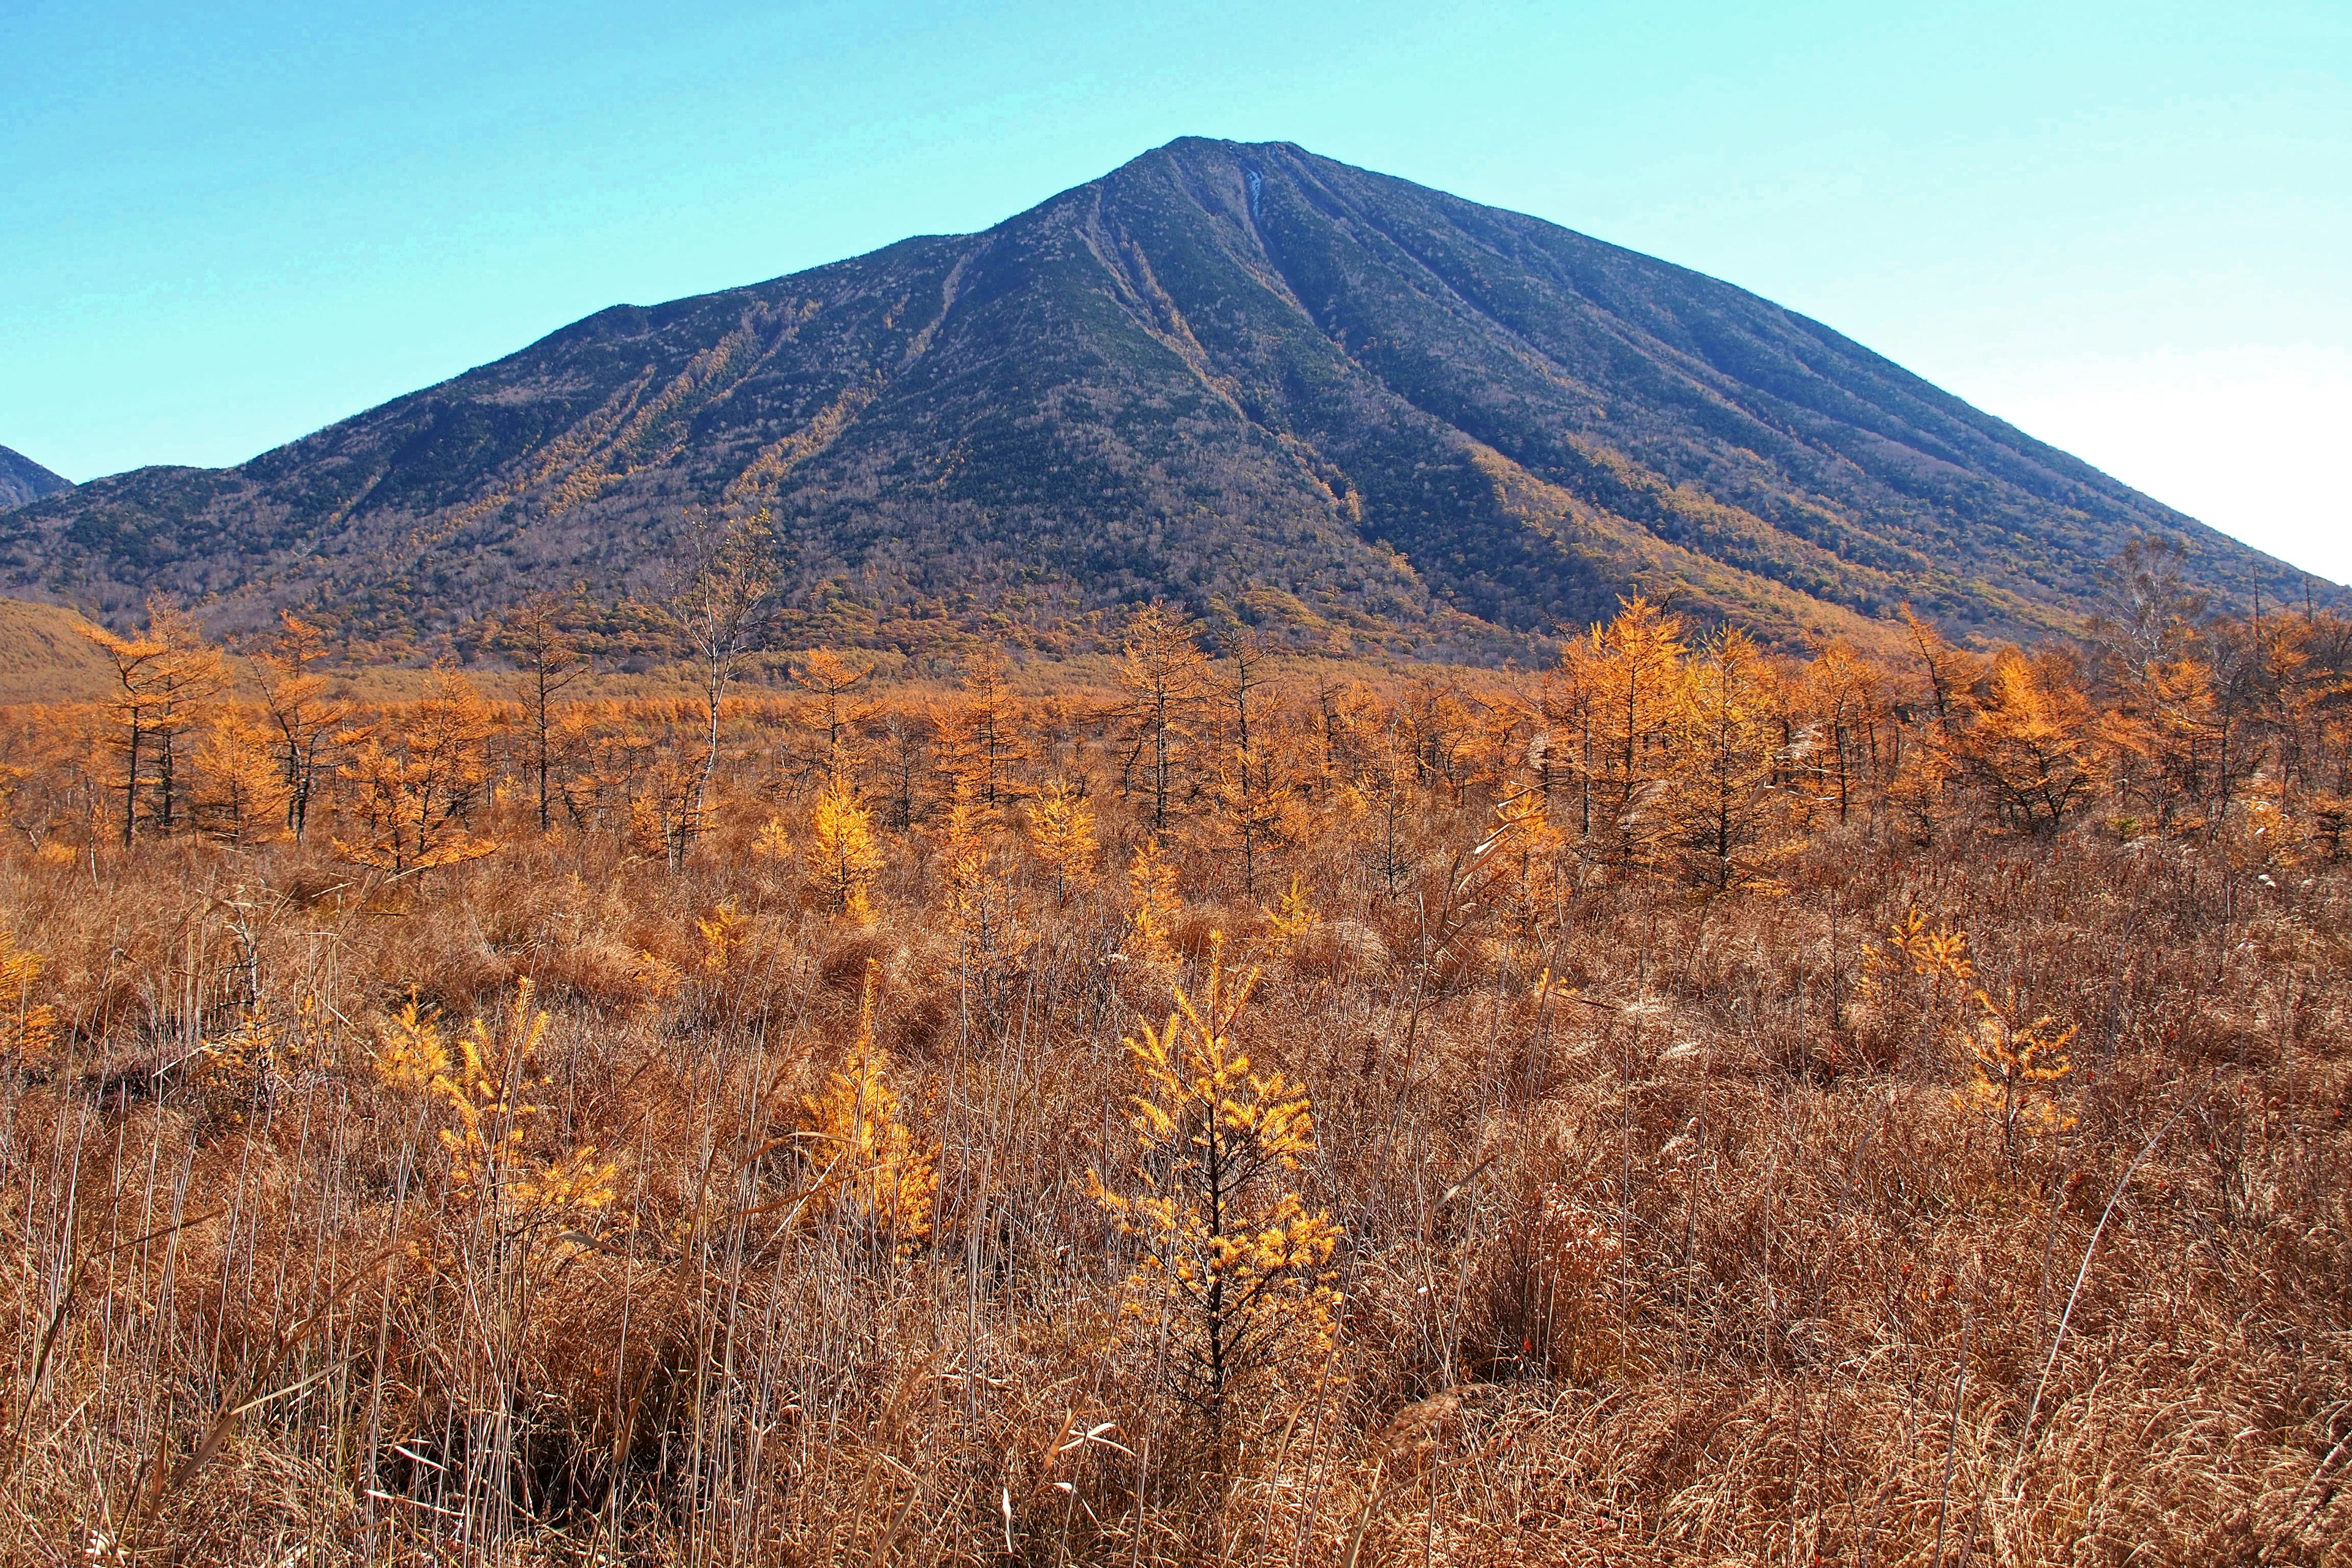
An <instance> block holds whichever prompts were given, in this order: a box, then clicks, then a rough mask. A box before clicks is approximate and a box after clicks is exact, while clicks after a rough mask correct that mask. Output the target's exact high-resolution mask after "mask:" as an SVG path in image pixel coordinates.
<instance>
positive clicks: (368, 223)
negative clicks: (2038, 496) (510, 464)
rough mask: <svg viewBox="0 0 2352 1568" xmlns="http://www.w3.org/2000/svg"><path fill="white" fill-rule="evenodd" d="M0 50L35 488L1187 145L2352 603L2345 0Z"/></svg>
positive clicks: (185, 34)
mask: <svg viewBox="0 0 2352 1568" xmlns="http://www.w3.org/2000/svg"><path fill="white" fill-rule="evenodd" d="M0 61H5V70H0V444H5V445H6V446H10V447H16V449H17V450H19V451H21V452H23V453H24V454H26V456H27V457H30V458H34V459H35V460H37V461H39V462H42V463H46V464H47V465H48V466H49V467H51V468H56V469H57V470H58V471H59V472H61V473H63V474H65V475H66V476H67V477H68V478H70V479H89V478H91V477H93V476H95V475H99V474H102V473H110V472H114V471H117V470H120V469H122V468H131V467H136V466H138V465H140V464H143V463H159V462H170V463H205V464H224V463H232V462H236V461H240V460H242V459H244V458H248V457H251V456H253V455H254V454H256V453H257V452H259V451H262V450H264V449H266V448H268V447H272V446H275V445H277V444H278V443H279V442H282V441H286V440H289V439H291V438H292V437H297V436H299V435H302V434H304V433H305V432H307V431H310V430H311V429H314V428H316V427H318V426H320V425H323V424H326V423H329V422H330V421H331V420H334V419H337V418H340V417H341V416H345V415H349V414H352V413H355V412H357V411H359V410H360V409H362V408H365V407H368V406H370V405H373V404H375V403H378V402H381V401H383V399H385V398H388V397H391V396H394V395H397V394H400V393H403V392H407V391H410V390H413V389H415V388H416V387H418V386H421V385H425V384H429V383H431V382H435V381H438V380H440V379H442V378H444V377H446V376H448V375H451V374H456V373H457V372H458V371H461V370H464V369H466V368H467V367H468V366H470V365H473V364H477V363H481V362H483V361H486V360H489V359H494V358H497V357H499V355H501V354H504V353H509V352H510V351H512V350H514V349H516V348H519V347H520V346H521V345H522V344H524V343H526V342H530V340H531V339H533V338H535V337H537V336H539V335H540V334H541V333H543V332H546V331H551V330H552V329H553V328H555V327H558V326H561V325H562V324H563V323H564V322H566V321H572V320H575V319H577V318H578V317H580V316H583V315H585V314H587V313H588V312H589V311H591V310H597V309H600V308H602V307H604V306H606V305H610V304H614V303H615V302H619V301H631V302H635V303H640V304H650V303H654V302H656V301H658V300H667V299H673V298H676V297H677V296H680V295H684V294H690V293H697V292H700V291H704V290H708V289H719V288H724V287H727V286H730V285H732V284H739V283H747V282H751V281H754V280H756V279H763V278H769V277H773V276H775V275H777V274H780V273H783V272H789V271H792V270H794V269H796V268H803V267H808V266H813V265H815V264H817V263H820V262H824V261H829V260H832V259H835V258H839V257H842V256H846V255H852V254H855V253H857V252H859V251H863V250H868V249H871V248H873V247H877V246H880V245H884V244H887V243H888V242H889V241H891V240H894V239H898V238H901V237H905V236H907V235H908V234H916V233H936V232H941V231H950V230H964V229H974V228H982V227H985V226H988V225H989V224H992V223H993V222H995V221H996V220H998V219H1000V218H1002V217H1004V216H1008V215H1010V214H1012V213H1013V212H1016V211H1018V210H1020V209H1022V208H1024V207H1025V206H1028V205H1032V204H1034V203H1035V202H1037V201H1040V200H1042V199H1044V198H1045V197H1046V196H1048V195H1052V194H1053V193H1055V191H1058V190H1061V189H1063V188H1065V187H1066V186H1069V185H1071V184H1076V183H1078V182H1080V181H1083V180H1086V179H1088V178H1091V177H1092V176H1094V175H1096V174H1101V173H1103V172H1104V171H1105V170H1108V169H1109V168H1112V167H1114V166H1116V165H1117V164H1118V163H1122V162H1124V161H1125V160H1127V159H1128V158H1129V157H1132V156H1134V155H1135V154H1136V153H1140V152H1143V151H1144V150H1146V149H1148V148H1150V147H1153V146H1156V145H1158V144H1160V142H1166V141H1168V140H1170V139H1171V138H1172V137H1175V136H1179V135H1184V134H1199V135H1209V136H1227V137H1233V138H1235V139H1240V140H1252V141H1255V140H1276V139H1280V140H1287V141H1293V142H1299V143H1301V144H1302V145H1304V146H1307V147H1308V148H1310V149H1312V150H1314V151H1315V152H1318V153H1324V154H1327V155H1328V156H1331V157H1335V158H1339V159H1343V160H1345V161H1347V162H1349V163H1359V164H1362V165H1364V166H1366V167H1369V168H1373V169H1379V170H1381V171H1383V172H1385V173H1389V174H1400V175H1402V176H1404V177H1406V178H1408V179H1412V180H1418V181H1420V182H1422V183H1423V184H1432V185H1436V186H1439V187H1442V188H1444V189H1446V190H1449V191H1454V192H1455V193H1457V194H1459V195H1465V196H1468V197H1471V198H1473V199H1475V200H1477V201H1482V202H1490V203H1493V204H1496V205H1501V206H1507V207H1513V208H1517V210H1519V211H1522V212H1528V213H1534V214H1537V215H1538V216H1542V217H1546V218H1549V219H1552V220H1553V221H1555V222H1559V223H1562V224H1565V225H1567V226H1570V227H1571V228H1576V229H1580V230H1582V231H1584V232H1586V233H1588V234H1592V235H1597V236H1599V237H1601V238H1604V239H1609V240H1612V241H1615V242H1616V243H1618V244H1621V245H1626V246H1631V247H1634V248H1636V249H1639V250H1643V251H1647V252H1650V253H1652V254H1654V255H1656V256H1661V257H1664V258H1667V259H1669V260H1672V261H1676V262H1680V263H1683V264H1684V265H1686V266H1690V267H1695V268H1699V269H1701V270H1703V271H1706V272H1710V273H1713V274H1715V275H1716V276H1717V277H1721V278H1724V279H1728V280H1730V281H1732V282H1734V283H1737V284H1739V285H1741V286H1742V287H1744V288H1748V289H1754V290H1756V291H1757V292H1759V293H1761V294H1763V295H1766V296H1767V297H1769V298H1770V299H1773V300H1779V301H1780V302H1781V303H1783V304H1785V305H1788V306H1790V307H1791V308H1793V309H1795V310H1801V311H1803V312H1805V313H1806V314H1808V315H1811V316H1813V317H1816V318H1818V319H1820V320H1821V321H1826V322H1828V323H1829V324H1830V325H1832V326H1833V327H1835V328H1837V329H1838V330H1840V331H1843V332H1845V333H1847V334H1849V335H1850V336H1852V337H1854V338H1856V339H1858V340H1860V341H1861V342H1864V343H1866V344H1868V345H1870V346H1871V347H1872V348H1874V349H1876V350H1878V351H1879V352H1881V353H1885V354H1887V355H1888V356H1889V357H1891V358H1893V359H1895V360H1896V361H1897V362H1899V363H1903V364H1905V365H1906V366H1908V367H1910V368H1911V369H1913V370H1915V371H1917V372H1918V373H1920V374H1923V375H1925V376H1927V378H1929V379H1930V380H1932V381H1935V382H1937V383H1939V384H1942V385H1944V386H1946V387H1948V388H1949V389H1950V390H1952V391H1954V392H1956V393H1958V394H1959V395H1962V396H1964V397H1967V398H1969V400H1971V401H1972V402H1975V403H1977V404H1978V405H1980V406H1982V407H1984V408H1987V409H1989V410H1990V411H1991V412H1993V413H1995V414H1999V415H2000V416H2003V417H2006V418H2008V419H2011V421H2013V422H2014V423H2016V424H2018V425H2019V426H2021V427H2023V428H2024V429H2026V430H2028V431H2029V432H2031V433H2032V434H2034V435H2036V436H2039V437H2042V438H2043V439H2046V440H2049V441H2052V442H2053V443H2055V444H2056V445H2058V446H2061V447H2066V448H2068V449H2070V450H2072V451H2074V452H2075V453H2077V454H2079V455H2080V456H2082V457H2084V458H2087V459H2089V460H2090V461H2092V462H2094V463H2095V464H2097V465H2099V466H2100V467H2102V468H2105V469H2107V470H2108V471H2109V472H2111V473H2113V474H2115V475H2116V477H2117V478H2119V479H2124V480H2126V482H2128V483H2130V484H2133V485H2136V486H2138V487H2139V488H2140V489H2145V490H2147V491H2148V492H2149V493H2150V494H2152V495H2154V496H2156V497H2157V498H2158V499H2159V500H2164V501H2167V502H2168V503H2170V504H2172V505H2174V506H2177V507H2179V508H2180V509H2181V510H2185V511H2188V512H2189V513H2191V514H2193V515H2196V516H2199V517H2201V518H2203V519H2205V520H2206V521H2210V522H2211V523H2213V524H2215V525H2216V526H2218V527H2221V528H2223V529H2226V530H2228V531H2231V532H2233V533H2236V534H2238V535H2239V536H2240V537H2242V538H2244V539H2246V540H2249V541H2251V542H2254V543H2256V544H2258V545H2261V546H2263V548H2265V549H2268V550H2271V551H2272V552H2275V553H2277V554H2280V555H2283V556H2284V557H2286V558H2287V559H2288V560H2290V561H2293V562H2294V563H2297V564H2299V565H2303V566H2305V567H2306V568H2308V569H2310V570H2313V571H2315V572H2317V573H2319V574H2323V575H2325V576H2328V577H2332V578H2335V579H2336V580H2338V581H2343V580H2347V579H2352V500H2347V497H2352V477H2347V474H2346V473H2345V471H2344V470H2345V468H2347V458H2352V0H2310V3H2304V4H2271V3H2267V0H2235V3H2231V0H2214V3H2210V4H2204V5H2176V4H2167V3H2165V0H2133V3H2128V4H2109V3H2105V0H2083V3H2075V0H2034V3H2028V4H2012V3H2006V0H2004V3H1998V4H1970V3H1968V0H1940V3H1938V4H1934V5H1927V4H1885V3H1883V0H1882V3H1880V4H1875V5H1855V4H1833V3H1827V0H1822V3H1811V4H1808V3H1801V0H1782V3H1776V4H1770V5H1756V4H1754V3H1753V0H1741V3H1739V4H1717V3H1706V4H1696V3H1694V4H1675V3H1672V0H1647V3H1643V4H1606V5H1598V4H1596V5H1580V4H1570V3H1554V4H1547V5H1527V4H1516V3H1491V4H1489V3H1477V0H1472V3H1467V4H1464V3H1455V4H1448V5H1429V4H1416V5H1400V4H1391V3H1389V0H1359V3H1357V4H1353V5H1328V4H1319V3H1307V0H1291V3H1290V4H1286V5H1263V4H1260V5H1230V4H1216V3H1209V0H1162V3H1160V4H1157V5H1151V6H1149V7H1140V6H1119V5H1103V4H1100V3H1099V0H1097V3H1092V4H1072V5H1065V4H1047V3H1043V0H1013V3H1003V4H997V5H954V4H933V5H896V4H889V3H887V0H860V3H857V4H824V5H782V4H773V5H740V4H739V5H727V4H718V3H713V0H681V3H674V4H670V5H642V4H637V5H617V4H609V3H606V0H560V3H540V0H533V3H529V4H503V5H501V4H496V3H485V4H475V5H457V4H427V3H423V0H375V3H374V4H372V5H367V6H364V7H362V6H343V5H320V4H319V3H318V0H303V3H300V4H293V3H281V0H267V3H265V0H250V3H247V4H238V5H225V4H204V3H201V0H176V3H173V4H122V3H116V0H73V3H71V4H59V3H56V0H5V5H0Z"/></svg>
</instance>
